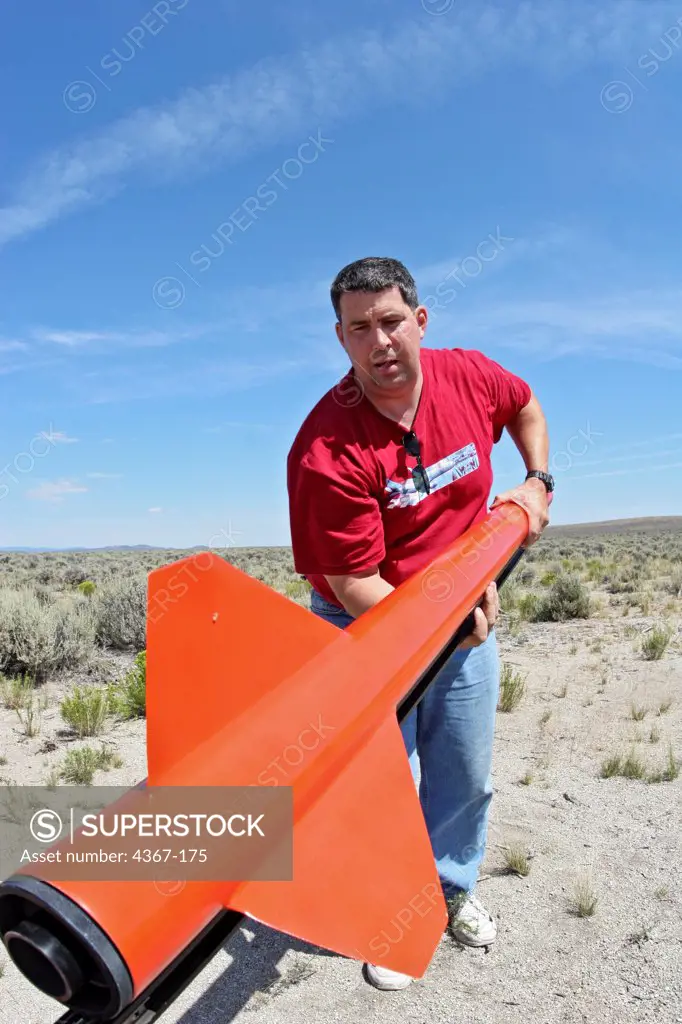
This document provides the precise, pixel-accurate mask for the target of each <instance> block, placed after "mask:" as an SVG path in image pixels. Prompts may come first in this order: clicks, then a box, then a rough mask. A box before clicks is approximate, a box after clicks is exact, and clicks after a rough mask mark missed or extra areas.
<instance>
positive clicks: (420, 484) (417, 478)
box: [403, 430, 431, 494]
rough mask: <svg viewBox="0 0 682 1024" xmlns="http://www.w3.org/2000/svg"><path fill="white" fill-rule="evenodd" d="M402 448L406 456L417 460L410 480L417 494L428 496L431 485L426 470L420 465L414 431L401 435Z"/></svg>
mask: <svg viewBox="0 0 682 1024" xmlns="http://www.w3.org/2000/svg"><path fill="white" fill-rule="evenodd" d="M403 448H404V449H405V451H406V452H407V454H408V455H411V456H412V458H413V459H416V460H417V465H416V466H415V467H414V468H413V469H412V480H413V482H414V486H415V488H416V490H417V492H418V493H419V494H430V493H431V485H430V483H429V478H428V476H427V473H426V470H425V469H424V466H423V464H422V456H421V445H420V444H419V438H418V437H417V435H416V434H415V432H414V430H410V431H408V433H407V434H403Z"/></svg>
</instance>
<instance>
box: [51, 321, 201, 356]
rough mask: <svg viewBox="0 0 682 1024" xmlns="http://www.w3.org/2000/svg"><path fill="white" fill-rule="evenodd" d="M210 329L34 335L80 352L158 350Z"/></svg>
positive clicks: (194, 337) (198, 327) (198, 335)
mask: <svg viewBox="0 0 682 1024" xmlns="http://www.w3.org/2000/svg"><path fill="white" fill-rule="evenodd" d="M208 330H209V328H208V327H206V326H201V325H198V326H196V327H187V328H183V327H179V328H178V329H176V330H175V331H153V330H149V331H144V330H130V331H128V330H124V331H109V330H104V331H102V330H96V331H94V330H93V331H82V330H53V329H51V328H46V327H36V328H34V330H33V331H32V332H31V334H32V337H33V339H34V340H35V341H38V342H42V343H43V344H52V345H62V346H63V347H64V348H67V349H74V350H77V349H81V348H83V347H84V346H88V347H92V346H97V347H100V348H101V347H109V346H112V345H113V346H115V347H116V348H158V347H160V346H163V345H171V344H173V343H174V342H176V341H183V340H185V339H196V338H199V337H201V336H202V335H204V334H206V333H207V331H208Z"/></svg>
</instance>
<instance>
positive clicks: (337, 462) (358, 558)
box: [287, 442, 386, 576]
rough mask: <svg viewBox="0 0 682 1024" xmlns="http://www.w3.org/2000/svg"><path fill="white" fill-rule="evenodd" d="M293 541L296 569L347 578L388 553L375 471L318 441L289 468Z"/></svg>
mask: <svg viewBox="0 0 682 1024" xmlns="http://www.w3.org/2000/svg"><path fill="white" fill-rule="evenodd" d="M287 483H288V491H289V518H290V523H291V544H292V550H293V556H294V566H295V569H296V572H298V573H300V574H302V575H315V574H321V575H324V576H343V575H346V574H347V573H353V572H361V571H363V570H364V569H369V568H371V567H372V566H373V565H378V564H379V563H380V562H382V561H383V559H384V557H385V555H386V549H385V546H384V530H383V522H382V519H381V511H380V508H379V502H378V500H377V498H376V497H375V496H374V495H373V494H372V486H371V480H370V475H369V474H368V472H367V470H366V468H365V467H364V466H363V465H362V464H361V462H360V461H359V460H358V459H357V458H355V457H354V456H353V455H352V453H350V452H346V453H344V452H338V450H336V451H334V453H333V456H332V453H331V452H330V451H329V449H328V447H327V446H326V445H325V444H324V443H323V442H319V443H317V444H314V445H313V446H312V447H311V448H310V449H309V450H308V451H306V452H305V454H303V456H302V457H300V453H299V452H296V451H294V450H292V452H291V453H290V455H289V460H288V466H287Z"/></svg>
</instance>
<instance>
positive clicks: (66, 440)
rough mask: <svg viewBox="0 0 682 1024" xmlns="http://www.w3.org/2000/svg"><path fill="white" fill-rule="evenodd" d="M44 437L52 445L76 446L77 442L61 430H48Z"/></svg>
mask: <svg viewBox="0 0 682 1024" xmlns="http://www.w3.org/2000/svg"><path fill="white" fill-rule="evenodd" d="M44 436H45V438H46V440H48V441H51V442H52V444H76V443H77V441H78V438H77V437H69V436H68V434H65V433H64V431H63V430H50V431H48V432H46V433H45V435H44Z"/></svg>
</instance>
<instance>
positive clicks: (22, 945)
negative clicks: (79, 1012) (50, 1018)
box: [4, 921, 85, 1003]
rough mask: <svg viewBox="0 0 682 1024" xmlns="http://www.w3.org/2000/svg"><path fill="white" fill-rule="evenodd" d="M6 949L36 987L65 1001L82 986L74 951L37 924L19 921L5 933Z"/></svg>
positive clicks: (82, 979)
mask: <svg viewBox="0 0 682 1024" xmlns="http://www.w3.org/2000/svg"><path fill="white" fill-rule="evenodd" d="M4 941H5V945H6V947H7V952H8V953H9V955H10V957H11V959H12V960H13V962H14V963H15V964H16V966H17V967H18V968H19V970H20V971H21V973H22V974H23V975H24V976H25V977H26V978H28V980H29V981H31V982H32V983H33V984H34V985H35V986H36V987H37V988H39V989H40V990H41V991H42V992H45V993H46V995H48V996H52V998H53V999H57V1000H59V1002H62V1003H68V1002H69V1001H70V1000H72V999H73V997H74V996H75V995H77V993H78V992H79V991H80V989H81V988H82V986H83V982H84V980H85V979H84V977H83V972H82V971H81V969H80V967H79V966H78V962H77V960H76V958H75V956H74V955H73V953H72V952H71V951H70V950H69V949H67V947H66V946H65V945H64V943H63V942H60V941H59V939H58V938H56V936H54V935H53V934H52V933H51V932H49V931H48V930H47V928H44V927H43V926H42V925H40V924H36V923H35V922H33V921H20V922H19V923H18V924H17V925H16V926H15V927H14V928H11V929H10V930H9V931H8V932H6V933H5V935H4Z"/></svg>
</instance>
